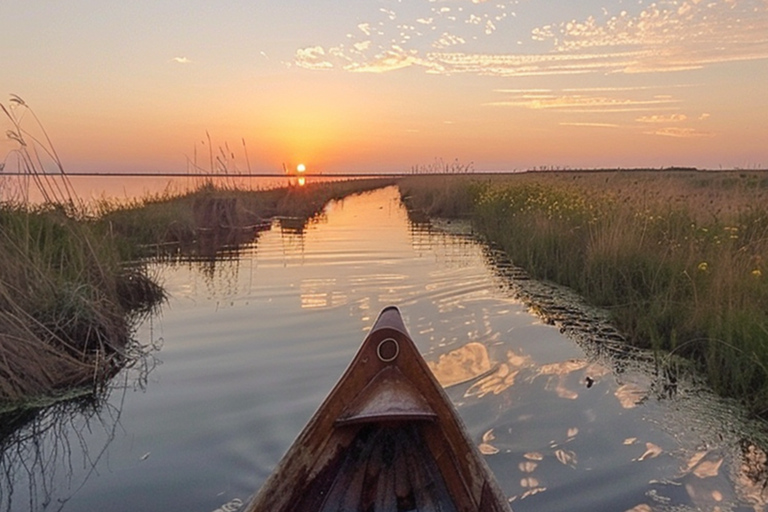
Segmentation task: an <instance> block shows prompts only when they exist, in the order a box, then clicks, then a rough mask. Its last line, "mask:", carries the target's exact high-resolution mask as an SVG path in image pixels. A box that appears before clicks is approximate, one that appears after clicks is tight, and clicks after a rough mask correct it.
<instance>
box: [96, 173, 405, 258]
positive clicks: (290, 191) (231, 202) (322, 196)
mask: <svg viewBox="0 0 768 512" xmlns="http://www.w3.org/2000/svg"><path fill="white" fill-rule="evenodd" d="M392 183H393V182H392V180H382V179H370V180H363V179H360V180H348V181H328V182H318V183H313V184H308V185H305V186H302V187H298V186H286V187H282V188H274V189H266V190H241V189H238V188H235V187H228V186H218V187H217V186H214V185H213V184H212V183H210V182H206V183H203V185H201V186H200V187H198V188H196V189H194V190H191V191H187V192H183V193H180V194H170V193H167V194H163V195H159V196H153V197H146V198H144V199H141V200H135V201H131V202H128V203H115V202H109V201H103V202H101V203H100V204H99V206H98V208H97V220H96V221H95V223H96V224H98V225H99V226H101V229H102V230H103V231H105V232H109V233H111V234H113V235H115V237H116V240H117V242H118V243H119V244H120V252H121V254H123V256H124V257H125V258H127V259H135V258H139V257H146V256H162V255H167V254H168V252H169V251H170V252H173V253H178V252H181V253H182V255H184V254H188V255H199V254H205V255H210V256H214V255H215V253H216V252H217V251H219V250H221V249H225V248H233V247H237V246H239V245H242V244H245V243H249V242H252V241H253V240H254V238H255V236H256V235H257V233H258V232H259V231H262V230H264V229H268V228H269V226H270V224H271V219H272V218H274V217H291V218H293V219H296V220H297V221H298V222H300V223H301V224H306V222H307V221H308V220H309V219H311V218H312V217H314V216H316V215H318V214H320V213H321V212H322V210H323V209H324V207H325V205H326V204H327V203H328V202H329V201H331V200H334V199H341V198H343V197H345V196H348V195H351V194H355V193H361V192H365V191H368V190H372V189H375V188H380V187H383V186H386V185H390V184H392Z"/></svg>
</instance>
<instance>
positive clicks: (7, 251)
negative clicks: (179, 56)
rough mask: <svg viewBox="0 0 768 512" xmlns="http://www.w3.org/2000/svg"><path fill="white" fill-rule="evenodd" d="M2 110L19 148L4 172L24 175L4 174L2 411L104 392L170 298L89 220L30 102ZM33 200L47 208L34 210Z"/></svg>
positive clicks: (14, 102) (0, 197)
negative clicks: (138, 325)
mask: <svg viewBox="0 0 768 512" xmlns="http://www.w3.org/2000/svg"><path fill="white" fill-rule="evenodd" d="M0 111H2V113H3V114H4V118H3V119H4V120H5V121H7V122H8V123H10V129H9V130H7V132H6V135H7V137H8V139H9V140H10V141H11V142H12V143H13V144H14V149H12V150H11V151H10V152H9V153H8V154H7V155H6V157H5V159H4V160H3V162H2V164H0V171H3V170H13V171H15V173H16V175H15V176H13V177H6V178H4V177H3V176H2V174H0V411H1V410H10V409H14V408H20V407H21V408H23V407H26V406H30V405H33V404H34V403H36V401H37V400H39V399H41V398H43V397H47V398H52V397H56V396H63V395H66V394H67V392H69V391H70V390H71V389H72V388H99V387H101V385H103V384H104V383H105V382H106V381H107V380H108V379H109V378H111V377H112V376H113V375H114V374H115V372H116V371H118V370H119V369H120V368H122V367H123V366H124V365H125V364H128V363H129V362H130V361H131V357H132V354H133V352H134V351H133V347H132V346H131V345H132V343H133V342H132V339H131V330H132V326H133V324H134V323H135V321H136V320H137V318H138V317H139V316H141V315H143V314H146V313H147V312H148V311H149V310H150V309H151V308H152V307H153V305H156V304H158V303H159V302H160V301H162V299H163V296H164V295H163V291H162V289H161V288H160V286H158V285H157V284H156V283H155V282H154V281H152V280H151V279H150V278H149V277H148V276H147V275H146V273H145V272H144V271H143V268H142V267H141V266H137V265H126V264H125V263H124V259H122V258H121V254H120V253H119V251H117V250H116V244H115V243H114V241H115V239H114V237H113V236H112V235H111V234H110V233H108V232H105V231H104V230H102V229H100V228H99V226H98V225H96V224H94V223H92V222H89V221H88V219H87V216H86V211H85V208H84V206H83V204H82V202H81V201H80V200H79V199H78V197H77V196H76V194H75V193H74V191H73V189H72V187H71V185H70V183H69V181H68V179H67V176H66V174H65V173H64V170H63V167H62V165H61V163H60V162H59V160H58V156H57V154H56V151H55V150H54V148H53V146H52V144H51V143H50V139H49V138H48V136H47V134H46V133H45V130H44V129H43V128H42V126H41V125H40V123H39V122H38V121H37V118H36V117H35V115H34V113H33V112H32V110H31V109H30V108H29V107H28V106H27V104H26V103H25V102H24V101H23V100H22V99H21V98H19V97H18V96H12V97H11V101H10V103H9V106H8V107H6V106H5V105H2V104H0ZM0 117H2V116H0ZM25 117H26V118H27V119H29V118H30V117H31V118H32V120H33V121H34V122H35V124H33V126H32V127H31V129H28V128H27V127H26V126H25V125H23V123H22V120H23V119H24V118H25ZM9 165H15V168H11V167H9ZM50 167H53V170H52V172H46V171H45V169H46V168H50ZM30 195H37V196H39V197H40V198H41V200H42V203H41V204H39V205H37V206H33V203H32V202H31V201H30ZM134 355H135V354H134Z"/></svg>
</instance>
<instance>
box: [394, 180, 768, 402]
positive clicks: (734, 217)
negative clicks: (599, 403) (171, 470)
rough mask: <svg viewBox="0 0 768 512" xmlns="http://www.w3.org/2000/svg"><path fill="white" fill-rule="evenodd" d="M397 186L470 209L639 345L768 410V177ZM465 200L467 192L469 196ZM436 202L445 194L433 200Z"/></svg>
mask: <svg viewBox="0 0 768 512" xmlns="http://www.w3.org/2000/svg"><path fill="white" fill-rule="evenodd" d="M445 180H446V178H445V177H441V184H440V185H436V182H435V181H431V180H430V178H429V177H420V178H409V179H408V180H404V181H403V182H402V183H401V190H402V193H403V195H404V198H405V200H406V203H407V204H408V205H409V207H410V208H412V209H421V210H423V211H426V212H427V213H430V214H434V213H438V214H444V213H445V212H446V211H447V212H449V213H451V207H447V208H446V207H445V206H443V204H444V203H445V202H448V203H450V202H451V201H452V199H451V197H452V196H453V195H454V194H457V195H456V197H457V198H458V200H457V201H456V204H460V205H464V206H462V207H461V208H460V210H461V211H459V212H458V214H459V215H463V216H467V217H471V218H472V219H473V220H474V223H475V225H476V227H477V229H478V230H479V232H480V233H482V234H483V235H484V236H485V237H487V239H489V240H491V241H493V242H495V243H496V244H498V245H499V246H500V247H501V248H502V249H503V250H505V251H506V252H507V253H508V254H509V256H510V257H511V259H512V260H513V261H514V263H515V264H517V265H519V266H521V267H523V268H525V269H526V270H527V271H528V272H529V273H530V274H531V275H532V276H534V277H536V278H538V279H545V280H551V281H554V282H557V283H559V284H563V285H566V286H568V287H571V288H573V289H575V290H576V291H578V292H579V293H580V294H581V295H583V296H584V297H585V298H586V299H587V300H589V301H590V302H592V303H593V304H595V305H597V306H601V307H603V308H606V309H608V310H609V311H610V312H611V314H612V317H613V320H614V322H615V323H616V325H617V326H618V327H619V328H620V329H621V330H622V331H623V332H624V333H625V334H626V336H627V338H628V339H629V340H630V341H631V342H632V343H633V344H635V345H637V346H641V347H647V348H652V349H655V350H657V351H659V353H674V354H677V355H683V356H686V357H688V358H690V359H691V360H694V361H696V362H697V363H698V364H699V365H700V366H701V368H702V369H703V370H704V372H705V373H706V375H707V376H708V378H709V381H710V382H711V384H712V386H713V387H714V388H715V389H716V390H717V391H718V392H720V393H721V394H723V395H726V396H731V397H737V398H740V399H742V400H743V401H744V402H745V403H747V405H748V406H749V407H750V408H751V410H752V411H754V412H755V413H757V414H759V415H762V416H766V415H768V282H766V279H768V268H766V265H768V202H766V195H768V180H767V179H766V175H765V174H763V173H760V172H754V173H743V172H722V173H721V172H718V173H715V172H694V171H678V172H661V171H632V172H629V171H624V172H561V173H554V172H546V173H525V174H520V175H512V176H507V177H495V178H486V179H485V180H482V181H481V180H479V179H477V178H474V179H473V178H471V177H462V178H454V179H453V182H451V183H448V184H445V185H443V184H442V182H445ZM467 196H469V198H470V199H469V200H468V199H467ZM436 198H440V200H439V201H435V199H436Z"/></svg>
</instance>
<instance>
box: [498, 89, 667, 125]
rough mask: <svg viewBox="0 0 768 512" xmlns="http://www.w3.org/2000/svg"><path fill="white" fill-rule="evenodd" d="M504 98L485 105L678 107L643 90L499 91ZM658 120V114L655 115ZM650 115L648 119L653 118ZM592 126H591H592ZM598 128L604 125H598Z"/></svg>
mask: <svg viewBox="0 0 768 512" xmlns="http://www.w3.org/2000/svg"><path fill="white" fill-rule="evenodd" d="M496 92H497V93H500V94H504V95H505V96H506V98H505V99H503V100H501V101H495V102H490V103H486V104H485V105H486V106H494V107H518V108H527V109H532V110H551V111H560V112H570V113H577V112H578V113H590V114H592V113H600V114H616V113H622V112H647V111H659V110H665V109H672V108H677V107H676V106H675V105H676V104H677V103H679V100H677V99H675V98H673V97H665V98H657V97H655V96H653V95H650V94H648V93H647V91H646V90H645V88H621V87H617V88H598V89H597V90H595V89H589V88H586V89H562V90H558V91H555V90H550V89H507V90H505V89H499V90H496ZM654 116H655V117H659V114H655V115H654ZM654 116H649V117H654ZM593 124H594V123H593ZM597 125H599V126H603V125H605V123H597Z"/></svg>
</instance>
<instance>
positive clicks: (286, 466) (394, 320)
mask: <svg viewBox="0 0 768 512" xmlns="http://www.w3.org/2000/svg"><path fill="white" fill-rule="evenodd" d="M243 510H244V511H246V512H267V511H269V512H289V511H291V512H341V511H343V512H358V511H359V512H417V511H418V512H511V508H510V506H509V502H508V501H507V499H506V497H505V496H504V494H503V493H502V491H501V490H500V487H499V485H498V483H497V482H496V480H495V478H494V476H493V474H492V473H491V470H490V469H489V467H488V465H487V464H486V462H485V460H484V459H483V456H482V455H481V454H480V452H479V450H478V448H477V447H476V446H475V444H474V443H473V442H472V440H471V438H470V436H469V434H468V433H467V430H466V427H465V426H464V423H463V422H462V420H461V418H460V417H459V415H458V414H457V412H456V409H455V408H454V407H453V404H452V403H451V402H450V400H449V398H448V396H447V395H446V394H445V392H444V391H443V388H442V387H441V386H440V385H439V384H438V382H437V380H436V379H435V377H434V376H433V375H432V372H431V371H430V370H429V368H428V366H427V364H426V362H425V361H424V359H423V358H422V357H421V355H420V354H419V352H418V350H417V348H416V345H415V344H414V342H413V340H412V339H411V337H410V335H409V334H408V331H407V329H406V327H405V324H404V322H403V318H402V315H401V314H400V311H399V309H398V308H397V307H394V306H390V307H387V308H385V309H384V310H383V311H382V312H381V313H380V315H379V317H378V319H377V320H376V322H375V323H374V326H373V327H372V329H371V331H370V332H369V333H368V335H367V336H366V338H365V340H364V341H363V344H362V346H361V347H360V349H359V350H358V352H357V354H356V355H355V357H354V358H353V360H352V362H351V363H350V365H349V367H348V368H347V370H346V371H345V372H344V374H343V375H342V376H341V378H340V379H339V381H338V383H337V384H336V385H335V386H334V388H333V389H332V390H331V392H330V394H329V395H328V397H327V398H326V399H325V401H324V402H323V403H322V405H321V406H320V408H319V409H318V410H317V412H316V413H315V414H314V416H313V417H312V418H311V419H310V421H309V423H307V425H306V427H305V428H304V430H303V431H302V432H301V434H299V436H298V438H297V439H296V441H295V442H294V444H293V445H292V446H291V447H290V448H289V449H288V452H287V453H286V454H285V456H284V457H283V459H282V460H281V461H280V462H279V463H278V465H277V467H276V468H275V470H274V472H273V473H272V474H271V476H270V477H269V478H268V479H267V481H266V482H265V483H264V485H263V486H262V487H261V489H260V490H259V491H258V492H257V493H256V494H255V495H254V497H253V498H252V499H251V500H250V502H249V503H248V504H247V505H246V506H245V507H244V508H243Z"/></svg>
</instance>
